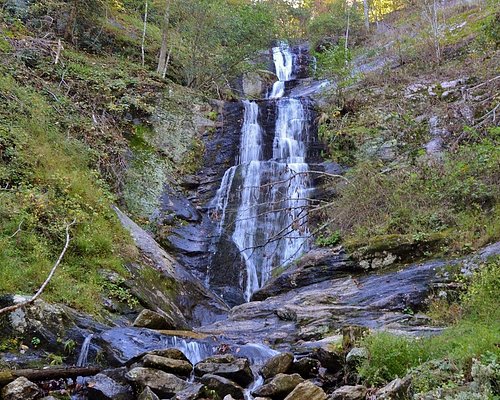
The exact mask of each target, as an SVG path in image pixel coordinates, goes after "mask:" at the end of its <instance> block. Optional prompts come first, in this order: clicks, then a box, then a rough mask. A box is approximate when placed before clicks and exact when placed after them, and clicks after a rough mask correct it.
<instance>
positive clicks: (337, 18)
mask: <svg viewBox="0 0 500 400" xmlns="http://www.w3.org/2000/svg"><path fill="white" fill-rule="evenodd" d="M323 8H324V9H322V10H313V14H314V16H313V18H311V20H310V22H309V24H308V26H307V36H308V38H309V39H310V40H311V42H312V43H313V45H314V46H316V45H317V44H318V43H319V42H321V41H322V40H324V39H325V38H330V39H333V41H335V40H338V39H339V38H341V37H344V36H345V33H346V28H347V22H348V20H349V36H350V38H351V39H353V38H354V40H356V36H358V35H359V34H360V31H361V30H362V28H363V14H362V13H363V9H362V7H357V8H354V7H352V6H351V5H348V2H346V1H344V0H334V1H331V2H329V4H327V5H324V7H323Z"/></svg>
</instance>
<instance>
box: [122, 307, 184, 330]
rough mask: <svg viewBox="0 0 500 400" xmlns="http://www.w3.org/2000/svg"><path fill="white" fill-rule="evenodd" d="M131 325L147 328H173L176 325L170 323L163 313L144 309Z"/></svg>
mask: <svg viewBox="0 0 500 400" xmlns="http://www.w3.org/2000/svg"><path fill="white" fill-rule="evenodd" d="M132 326H135V327H138V328H149V329H175V328H176V326H175V325H173V324H172V323H170V322H169V321H168V320H167V319H166V318H165V317H164V316H163V315H161V314H159V313H157V312H155V311H152V310H147V309H144V310H142V311H141V312H140V314H139V315H138V316H137V318H136V319H135V321H134V323H133V324H132Z"/></svg>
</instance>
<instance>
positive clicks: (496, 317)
mask: <svg viewBox="0 0 500 400" xmlns="http://www.w3.org/2000/svg"><path fill="white" fill-rule="evenodd" d="M499 295H500V257H497V258H494V259H492V260H490V262H489V263H487V264H486V265H484V266H482V267H481V268H479V270H477V271H476V272H475V274H474V276H473V277H472V280H471V284H470V285H469V287H468V290H467V292H466V293H465V294H464V295H463V296H462V303H463V308H464V312H465V313H466V314H467V315H468V318H469V319H471V320H475V321H478V322H481V323H491V324H494V323H498V321H500V309H499V308H498V307H492V305H493V304H495V303H497V302H498V296H499Z"/></svg>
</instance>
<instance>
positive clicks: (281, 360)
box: [260, 353, 294, 379]
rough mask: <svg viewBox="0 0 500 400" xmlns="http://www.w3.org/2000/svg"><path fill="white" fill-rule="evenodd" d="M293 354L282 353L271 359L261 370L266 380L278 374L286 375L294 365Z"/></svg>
mask: <svg viewBox="0 0 500 400" xmlns="http://www.w3.org/2000/svg"><path fill="white" fill-rule="evenodd" d="M293 359H294V356H293V354H292V353H281V354H278V355H276V356H274V357H273V358H271V359H269V360H268V361H267V362H266V363H265V364H264V366H263V367H262V368H261V370H260V373H261V375H262V376H263V377H264V379H269V378H272V377H273V376H275V375H277V374H286V373H287V372H288V371H290V369H291V367H292V365H293Z"/></svg>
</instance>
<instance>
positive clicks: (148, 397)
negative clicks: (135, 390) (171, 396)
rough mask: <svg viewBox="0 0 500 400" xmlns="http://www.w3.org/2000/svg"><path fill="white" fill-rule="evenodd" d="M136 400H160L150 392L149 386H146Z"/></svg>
mask: <svg viewBox="0 0 500 400" xmlns="http://www.w3.org/2000/svg"><path fill="white" fill-rule="evenodd" d="M137 400H160V398H159V397H158V396H157V395H156V394H155V392H153V391H152V390H151V388H150V387H149V386H146V387H145V388H144V390H143V391H142V392H141V394H140V395H139V397H138V398H137Z"/></svg>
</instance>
